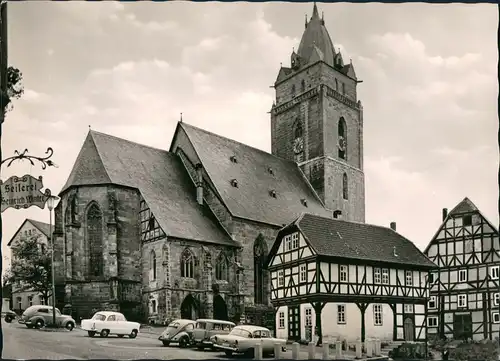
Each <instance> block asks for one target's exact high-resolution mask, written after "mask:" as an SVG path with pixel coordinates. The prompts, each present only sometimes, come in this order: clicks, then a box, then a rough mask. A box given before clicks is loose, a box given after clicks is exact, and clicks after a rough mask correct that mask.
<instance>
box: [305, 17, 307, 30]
mask: <svg viewBox="0 0 500 361" xmlns="http://www.w3.org/2000/svg"><path fill="white" fill-rule="evenodd" d="M305 15H306V27H305V28H306V29H307V14H305Z"/></svg>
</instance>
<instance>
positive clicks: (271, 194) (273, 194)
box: [269, 189, 276, 198]
mask: <svg viewBox="0 0 500 361" xmlns="http://www.w3.org/2000/svg"><path fill="white" fill-rule="evenodd" d="M269 195H270V196H271V197H273V198H276V191H275V190H274V189H273V190H272V191H269Z"/></svg>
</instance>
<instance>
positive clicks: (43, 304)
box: [38, 296, 45, 306]
mask: <svg viewBox="0 0 500 361" xmlns="http://www.w3.org/2000/svg"><path fill="white" fill-rule="evenodd" d="M38 301H39V302H40V305H41V306H45V299H44V298H43V297H42V296H38Z"/></svg>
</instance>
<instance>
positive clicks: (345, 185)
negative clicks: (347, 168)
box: [342, 173, 349, 199]
mask: <svg viewBox="0 0 500 361" xmlns="http://www.w3.org/2000/svg"><path fill="white" fill-rule="evenodd" d="M342 197H343V198H344V199H348V198H349V185H348V183H347V174H346V173H344V175H343V176H342Z"/></svg>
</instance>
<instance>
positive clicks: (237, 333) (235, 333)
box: [229, 328, 252, 338]
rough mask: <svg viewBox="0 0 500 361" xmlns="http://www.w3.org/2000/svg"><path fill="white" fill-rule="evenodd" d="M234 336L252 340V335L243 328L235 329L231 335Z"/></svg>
mask: <svg viewBox="0 0 500 361" xmlns="http://www.w3.org/2000/svg"><path fill="white" fill-rule="evenodd" d="M229 334H230V335H232V336H241V337H246V338H252V334H251V333H250V332H248V331H247V330H243V329H241V328H233V330H232V331H231V332H230V333H229Z"/></svg>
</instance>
